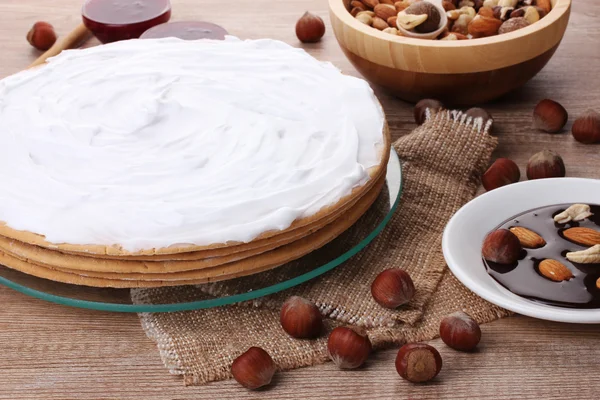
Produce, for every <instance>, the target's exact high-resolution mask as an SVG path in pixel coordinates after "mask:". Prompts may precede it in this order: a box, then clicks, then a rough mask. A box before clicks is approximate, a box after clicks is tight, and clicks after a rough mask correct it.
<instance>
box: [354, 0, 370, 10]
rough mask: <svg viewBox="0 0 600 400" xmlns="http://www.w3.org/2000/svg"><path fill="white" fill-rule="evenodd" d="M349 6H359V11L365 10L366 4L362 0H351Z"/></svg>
mask: <svg viewBox="0 0 600 400" xmlns="http://www.w3.org/2000/svg"><path fill="white" fill-rule="evenodd" d="M350 8H360V10H361V11H366V10H367V6H365V5H364V3H363V2H362V1H358V0H353V1H351V2H350Z"/></svg>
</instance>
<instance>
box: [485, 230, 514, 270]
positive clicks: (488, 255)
mask: <svg viewBox="0 0 600 400" xmlns="http://www.w3.org/2000/svg"><path fill="white" fill-rule="evenodd" d="M521 250H522V248H521V242H519V238H517V236H516V235H515V234H514V233H512V232H511V231H509V230H508V229H498V230H495V231H493V232H492V233H490V234H489V235H487V236H486V237H485V240H484V241H483V247H482V249H481V252H482V254H483V258H485V259H486V260H487V261H491V262H495V263H497V264H514V263H515V262H517V260H518V259H519V255H520V254H521Z"/></svg>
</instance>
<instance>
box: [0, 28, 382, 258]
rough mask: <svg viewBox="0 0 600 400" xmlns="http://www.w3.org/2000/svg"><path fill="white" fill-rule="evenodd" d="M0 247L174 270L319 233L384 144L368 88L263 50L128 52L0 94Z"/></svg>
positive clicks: (236, 46)
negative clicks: (187, 256)
mask: <svg viewBox="0 0 600 400" xmlns="http://www.w3.org/2000/svg"><path fill="white" fill-rule="evenodd" d="M0 120H2V121H3V122H2V124H0V168H2V170H4V171H10V173H7V174H3V175H2V176H0V221H4V225H2V226H0V234H2V235H4V236H7V237H10V238H15V239H18V240H22V241H24V242H27V243H31V244H36V245H40V246H45V247H52V248H59V249H63V250H68V251H80V252H89V253H93V254H95V253H97V254H109V255H117V256H118V255H136V254H147V255H153V254H170V253H178V252H186V251H193V250H202V249H211V248H220V247H227V246H231V245H237V244H239V243H248V242H252V241H253V240H257V239H258V240H260V239H264V238H269V237H272V236H275V235H277V234H279V233H281V232H285V231H286V230H288V229H294V228H298V227H301V226H305V225H308V224H310V223H312V222H314V221H318V220H319V219H320V218H323V217H325V216H327V215H329V214H331V213H333V212H335V210H336V209H337V208H339V207H341V206H342V205H343V204H346V203H347V202H348V201H350V200H351V199H352V198H353V197H354V196H357V195H359V194H360V193H361V191H362V192H364V191H366V190H368V189H369V187H370V186H372V184H373V182H372V181H373V180H375V179H376V178H377V177H379V176H380V175H381V171H382V166H383V165H384V164H385V163H386V162H387V154H388V152H389V138H388V136H387V131H386V129H385V128H384V124H385V122H384V116H383V112H382V110H381V107H380V105H379V104H378V102H377V100H376V98H375V97H374V95H373V92H372V90H371V89H370V87H369V86H368V84H367V83H366V82H364V81H362V80H360V79H357V78H353V77H349V76H345V75H343V74H341V73H340V72H339V71H338V70H337V69H336V68H335V67H333V66H332V65H330V64H328V63H322V62H319V61H317V60H315V59H314V58H312V57H310V56H309V55H308V54H307V53H305V52H304V51H303V50H300V49H295V48H292V47H290V46H288V45H286V44H284V43H281V42H277V41H273V40H257V41H241V40H239V39H236V38H231V37H230V38H227V40H225V41H209V40H202V41H192V42H190V41H181V40H177V39H159V40H143V41H142V40H130V41H124V42H119V43H114V44H110V45H104V46H98V47H95V48H91V49H85V50H73V51H66V52H63V53H62V54H61V55H60V56H58V57H55V58H53V59H51V60H50V62H49V63H48V64H47V65H45V66H43V67H41V68H38V69H35V70H29V71H24V72H21V73H19V74H16V75H13V76H11V77H8V78H6V79H4V80H2V81H0Z"/></svg>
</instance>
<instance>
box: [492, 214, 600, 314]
mask: <svg viewBox="0 0 600 400" xmlns="http://www.w3.org/2000/svg"><path fill="white" fill-rule="evenodd" d="M569 206H571V204H560V205H554V206H548V207H543V208H538V209H535V210H530V211H527V212H524V213H522V214H519V215H517V216H515V217H513V218H511V219H510V220H508V221H506V222H504V223H503V224H502V225H500V226H499V227H498V228H497V229H510V228H515V227H522V228H527V229H528V230H530V231H532V232H535V233H537V234H538V235H539V236H541V237H542V238H543V240H544V241H545V244H544V245H543V246H540V247H538V248H524V249H523V251H522V252H521V255H520V257H519V260H518V261H517V262H516V263H514V264H511V265H503V264H497V263H493V262H490V261H486V260H483V262H484V264H485V267H486V269H487V272H488V273H489V274H490V275H491V276H492V277H493V278H494V279H495V280H496V281H497V282H499V283H500V284H501V285H502V286H504V287H506V288H507V289H508V290H510V291H511V292H513V293H515V294H517V295H519V296H523V297H526V298H528V299H530V300H533V301H538V302H541V303H545V304H549V305H553V306H559V307H568V308H600V289H598V288H597V286H596V281H597V280H598V279H599V278H600V264H579V263H574V262H571V261H569V260H568V259H567V257H566V254H567V253H569V252H575V251H581V250H585V249H587V248H589V246H587V245H582V244H578V243H574V242H573V241H571V240H569V239H568V238H567V237H565V235H564V234H563V232H564V231H565V230H567V229H569V228H574V227H582V228H589V229H593V230H594V231H598V232H600V205H591V206H590V207H591V212H592V213H593V215H592V216H590V217H588V218H586V219H584V220H581V221H569V222H567V223H564V224H560V223H557V222H555V221H554V216H556V215H558V214H560V213H561V212H563V211H564V210H565V209H567V208H568V207H569ZM545 259H552V260H556V261H558V262H559V263H561V264H563V265H564V266H565V267H567V268H568V269H569V271H570V272H571V273H572V275H573V277H572V278H570V279H568V280H564V281H561V282H555V281H553V280H550V279H548V278H546V277H544V276H542V274H541V273H540V271H539V265H540V263H541V262H542V261H543V260H545Z"/></svg>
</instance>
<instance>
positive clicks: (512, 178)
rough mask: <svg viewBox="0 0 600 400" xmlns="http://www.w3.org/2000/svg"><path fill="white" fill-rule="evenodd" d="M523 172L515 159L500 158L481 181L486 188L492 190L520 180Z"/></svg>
mask: <svg viewBox="0 0 600 400" xmlns="http://www.w3.org/2000/svg"><path fill="white" fill-rule="evenodd" d="M519 179H521V172H520V171H519V167H518V166H517V164H515V162H514V161H513V160H509V159H508V158H499V159H497V160H496V161H494V163H493V164H492V165H491V166H490V167H489V168H488V170H487V171H485V173H484V174H483V177H482V178H481V182H482V184H483V187H484V188H485V190H487V191H490V190H494V189H497V188H499V187H502V186H506V185H510V184H511V183H516V182H519Z"/></svg>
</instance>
